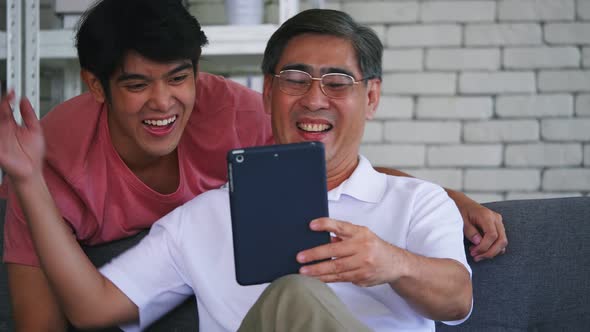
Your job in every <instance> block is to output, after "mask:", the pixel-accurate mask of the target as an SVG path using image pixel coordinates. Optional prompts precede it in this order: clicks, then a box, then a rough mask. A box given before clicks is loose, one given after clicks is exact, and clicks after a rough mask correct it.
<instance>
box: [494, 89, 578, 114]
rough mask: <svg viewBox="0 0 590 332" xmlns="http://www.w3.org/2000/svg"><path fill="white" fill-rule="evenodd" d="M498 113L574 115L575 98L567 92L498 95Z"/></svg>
mask: <svg viewBox="0 0 590 332" xmlns="http://www.w3.org/2000/svg"><path fill="white" fill-rule="evenodd" d="M496 114H498V116H500V117H504V118H518V117H532V118H537V117H552V116H564V117H568V116H572V115H573V114H574V98H573V97H572V96H571V95H565V94H548V95H526V96H498V98H497V99H496Z"/></svg>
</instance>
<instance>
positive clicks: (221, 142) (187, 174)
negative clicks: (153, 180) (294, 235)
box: [3, 73, 272, 266]
mask: <svg viewBox="0 0 590 332" xmlns="http://www.w3.org/2000/svg"><path fill="white" fill-rule="evenodd" d="M196 96H197V97H196V99H197V102H196V105H195V108H194V110H193V112H192V114H191V117H190V119H189V122H188V124H187V126H186V129H185V132H184V133H183V136H182V138H181V140H180V143H179V144H178V156H179V167H180V184H179V186H178V189H177V190H176V192H174V193H172V194H168V195H162V194H160V193H157V192H155V191H154V190H152V189H151V188H149V187H148V186H146V185H145V184H144V183H143V182H141V181H140V180H139V179H138V178H137V177H136V176H135V175H134V174H133V173H132V172H131V171H130V170H129V168H128V167H127V166H126V165H125V164H124V163H123V161H122V160H121V158H120V157H119V155H118V154H117V153H116V151H115V149H114V147H113V145H112V144H111V139H110V135H109V128H108V126H107V109H106V106H105V105H104V104H99V103H97V102H96V101H95V100H94V98H93V97H92V96H91V95H90V94H88V93H86V94H82V95H80V96H78V97H75V98H73V99H71V100H68V101H66V102H64V103H62V104H60V105H58V106H57V107H56V108H55V109H54V110H52V111H51V112H49V113H48V114H47V116H45V117H44V118H43V119H42V121H41V123H42V126H43V131H44V134H45V140H46V144H47V156H46V160H47V161H46V165H45V169H44V175H45V179H46V181H47V184H48V186H49V188H50V191H51V193H52V195H53V198H54V199H55V201H56V204H57V206H58V208H59V210H60V211H61V213H62V215H63V217H64V219H65V220H66V221H67V222H68V223H69V225H70V226H71V228H72V231H73V232H74V233H75V235H76V237H77V239H78V240H79V241H80V242H81V243H83V244H88V245H94V244H99V243H104V242H109V241H113V240H116V239H120V238H124V237H128V236H131V235H133V234H135V233H137V232H138V231H140V230H142V229H145V228H148V227H150V226H151V225H152V224H153V223H154V222H155V221H157V220H158V219H159V218H160V217H162V216H164V215H165V214H167V213H168V212H170V211H172V210H173V209H174V208H176V207H178V206H180V205H181V204H183V203H185V202H187V201H188V200H190V199H191V198H193V197H195V196H196V195H198V194H200V193H202V192H204V191H206V190H209V189H213V188H217V187H219V186H221V185H222V184H224V183H225V182H226V177H227V170H226V167H227V166H226V161H225V160H226V159H225V156H226V153H227V151H228V150H229V149H232V148H239V147H247V146H253V145H263V144H268V143H270V142H272V134H271V128H270V117H269V116H268V115H267V114H266V113H265V112H264V110H263V105H262V97H261V96H260V94H259V93H256V92H254V91H252V90H249V89H247V88H245V87H243V86H241V85H239V84H237V83H235V82H232V81H229V80H226V79H224V78H222V77H220V76H215V75H211V74H206V73H200V74H199V80H198V82H197V95H196ZM8 186H9V184H8ZM3 187H7V186H6V185H4V186H3ZM4 191H6V192H7V194H8V195H7V196H8V206H7V212H6V225H5V234H4V261H5V262H7V263H18V264H24V265H32V266H39V260H38V257H37V255H36V253H35V249H34V247H33V244H32V241H31V237H30V234H29V230H28V226H27V224H26V221H25V219H24V217H23V214H22V211H21V210H20V208H19V204H18V202H17V199H16V197H15V194H14V192H12V191H11V190H10V188H4Z"/></svg>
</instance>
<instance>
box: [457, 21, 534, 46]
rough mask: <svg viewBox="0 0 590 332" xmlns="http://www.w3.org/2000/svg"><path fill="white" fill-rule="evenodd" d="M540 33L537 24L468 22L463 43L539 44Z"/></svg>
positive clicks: (478, 44)
mask: <svg viewBox="0 0 590 332" xmlns="http://www.w3.org/2000/svg"><path fill="white" fill-rule="evenodd" d="M541 35H542V34H541V25H539V24H532V23H506V24H469V25H467V26H466V28H465V43H466V44H467V45H469V46H486V45H540V44H541V42H542V38H541Z"/></svg>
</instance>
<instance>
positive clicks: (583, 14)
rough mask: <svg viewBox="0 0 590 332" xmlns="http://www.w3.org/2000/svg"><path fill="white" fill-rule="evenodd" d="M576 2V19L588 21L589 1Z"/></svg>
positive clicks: (589, 15) (589, 17)
mask: <svg viewBox="0 0 590 332" xmlns="http://www.w3.org/2000/svg"><path fill="white" fill-rule="evenodd" d="M577 1H578V17H579V18H581V19H584V20H590V1H588V0H577Z"/></svg>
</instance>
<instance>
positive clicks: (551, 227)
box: [0, 197, 590, 332]
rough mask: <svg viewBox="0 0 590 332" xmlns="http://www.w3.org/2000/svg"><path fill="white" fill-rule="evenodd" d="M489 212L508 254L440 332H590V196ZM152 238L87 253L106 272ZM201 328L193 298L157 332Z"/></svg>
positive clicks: (479, 279)
mask: <svg viewBox="0 0 590 332" xmlns="http://www.w3.org/2000/svg"><path fill="white" fill-rule="evenodd" d="M485 205H486V206H487V207H489V208H491V209H492V210H494V211H497V212H499V213H501V214H502V215H503V217H504V223H505V226H506V230H507V232H508V234H509V241H510V244H509V246H508V251H507V252H506V254H505V255H503V256H500V257H496V258H494V259H493V260H490V261H484V262H480V263H473V262H470V264H471V266H472V268H473V287H474V309H473V313H472V315H471V317H470V318H469V320H468V321H467V322H465V323H464V324H461V325H459V326H457V327H451V326H444V325H442V324H437V330H440V331H506V332H509V331H510V332H512V331H590V243H589V242H590V197H572V198H559V199H544V200H520V201H503V202H494V203H487V204H485ZM0 216H2V218H3V216H4V202H0ZM2 224H3V222H2ZM2 229H3V227H0V233H1V232H2ZM0 235H2V234H0ZM144 235H145V232H144V233H141V234H139V235H138V236H135V237H133V238H129V239H125V240H123V241H118V242H115V243H112V244H109V245H105V246H98V247H92V248H86V252H87V253H88V255H89V257H90V258H91V259H92V260H93V262H94V263H95V264H97V265H100V264H102V263H104V262H105V261H107V260H108V259H109V258H110V257H112V256H113V255H115V254H116V253H118V252H120V251H122V250H124V249H125V248H127V247H129V246H131V245H133V244H134V243H137V241H139V240H140V239H141V238H142V237H143V236H144ZM1 238H3V237H1ZM1 238H0V239H1ZM0 241H1V240H0ZM197 321H198V318H197V315H196V306H195V302H194V299H192V298H191V299H189V300H187V302H185V303H184V304H183V305H182V306H180V307H179V308H177V309H176V310H175V311H173V312H172V313H170V314H169V315H168V316H166V317H164V318H163V319H162V320H160V321H159V322H158V323H156V324H155V325H154V326H152V328H151V329H150V331H196V330H197V329H198V328H197ZM11 324H12V323H11V321H10V311H9V305H8V295H7V290H6V269H5V267H4V265H0V331H12V329H11V326H12V325H11ZM111 330H113V331H114V330H116V329H111Z"/></svg>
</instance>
